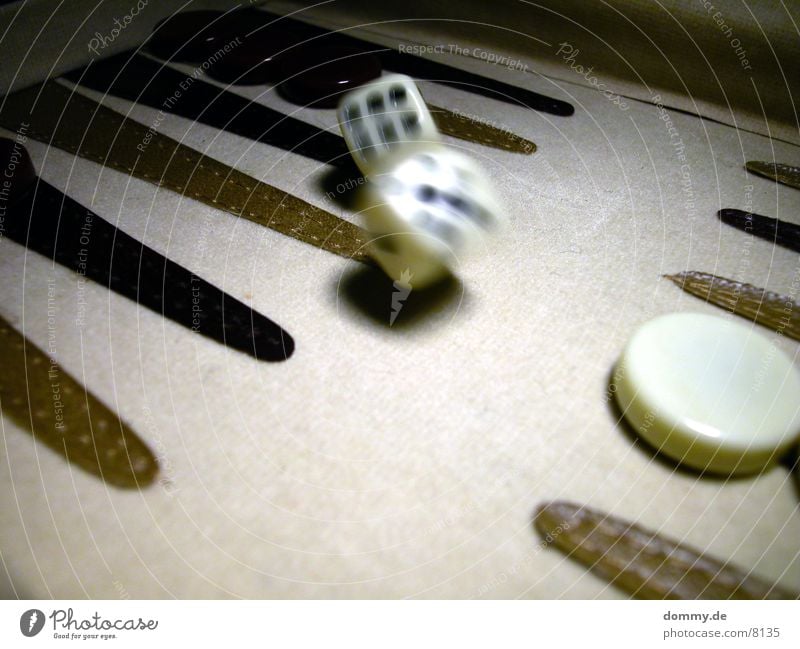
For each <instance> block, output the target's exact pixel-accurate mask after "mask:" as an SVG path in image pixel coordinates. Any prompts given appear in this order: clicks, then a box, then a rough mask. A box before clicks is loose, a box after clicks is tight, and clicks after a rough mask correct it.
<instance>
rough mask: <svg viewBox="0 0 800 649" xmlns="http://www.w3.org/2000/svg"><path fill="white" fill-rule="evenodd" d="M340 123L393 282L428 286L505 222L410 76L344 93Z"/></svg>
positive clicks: (374, 245) (378, 253)
mask: <svg viewBox="0 0 800 649" xmlns="http://www.w3.org/2000/svg"><path fill="white" fill-rule="evenodd" d="M339 120H340V126H341V129H342V133H343V134H344V138H345V141H346V142H347V145H348V147H349V149H350V153H351V154H352V156H353V158H354V159H355V161H356V163H357V164H358V166H359V168H360V169H361V171H362V173H364V175H365V176H366V177H367V178H368V179H369V182H368V183H367V186H366V187H365V189H364V191H362V192H361V201H362V204H361V207H362V212H363V214H364V218H365V220H366V227H367V230H368V231H369V232H370V234H371V235H372V236H373V239H372V241H371V245H370V254H371V255H372V257H373V258H374V259H375V261H377V262H378V264H379V265H380V266H381V268H383V270H384V271H385V272H386V273H387V274H388V275H389V276H390V277H391V278H392V279H394V280H395V281H399V282H401V283H403V284H404V285H408V286H410V287H411V288H412V289H417V288H420V289H421V288H425V287H426V286H428V285H430V284H433V283H435V282H437V281H438V280H440V279H443V278H444V277H447V276H449V275H450V274H451V273H452V270H453V269H454V268H455V267H457V266H458V265H460V264H461V263H462V261H463V260H464V258H465V256H466V255H467V254H468V253H470V252H472V251H473V250H474V249H476V248H477V247H479V246H480V244H481V243H482V242H483V241H484V237H485V235H486V234H487V233H488V232H489V231H491V230H492V229H494V228H496V227H497V226H498V225H500V219H501V216H500V215H501V214H502V211H501V209H500V205H499V203H498V201H497V200H496V199H495V197H494V193H493V191H492V188H491V186H490V184H489V180H488V179H487V177H486V176H485V174H484V173H483V170H482V169H481V168H480V167H479V166H478V165H477V164H476V163H475V162H473V161H472V160H471V159H470V158H469V157H467V156H465V155H463V154H462V153H460V152H458V151H457V150H455V149H451V148H449V147H446V146H445V145H444V144H442V143H441V138H440V135H439V132H438V130H437V129H436V125H435V124H434V122H433V118H432V117H431V114H430V112H429V111H428V109H427V107H426V106H425V103H424V101H423V99H422V96H421V95H420V94H419V90H417V87H416V85H415V84H414V82H413V80H412V79H411V78H410V77H406V76H404V75H399V74H396V75H391V76H388V77H383V78H382V79H380V80H378V81H375V82H373V83H371V84H369V85H366V86H363V87H361V88H359V89H357V90H354V91H353V92H351V93H349V94H347V95H345V97H343V98H342V102H341V104H340V106H339Z"/></svg>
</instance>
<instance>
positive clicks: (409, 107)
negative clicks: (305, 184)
mask: <svg viewBox="0 0 800 649" xmlns="http://www.w3.org/2000/svg"><path fill="white" fill-rule="evenodd" d="M338 118H339V125H340V127H341V129H342V135H344V140H345V142H347V148H348V149H350V154H351V155H352V156H353V159H354V160H355V161H356V164H357V165H358V168H359V169H360V170H361V173H363V174H364V175H365V176H367V177H369V176H371V175H373V174H374V173H377V172H378V171H379V170H380V168H381V167H382V162H384V161H385V159H386V156H387V154H389V153H392V152H394V151H397V150H401V149H403V148H405V147H407V146H408V145H410V144H435V143H438V142H439V141H440V140H441V136H440V135H439V131H438V129H437V128H436V124H435V123H434V121H433V117H432V116H431V113H430V111H429V110H428V107H427V106H426V105H425V100H423V99H422V95H421V94H420V93H419V90H418V89H417V86H416V84H415V83H414V80H413V79H412V78H411V77H407V76H405V75H404V74H391V75H389V76H386V77H381V78H380V79H378V80H376V81H374V82H372V83H370V84H367V85H365V86H361V87H360V88H358V89H356V90H353V91H352V92H349V93H347V94H346V95H345V96H344V97H343V98H342V101H341V103H340V104H339V111H338Z"/></svg>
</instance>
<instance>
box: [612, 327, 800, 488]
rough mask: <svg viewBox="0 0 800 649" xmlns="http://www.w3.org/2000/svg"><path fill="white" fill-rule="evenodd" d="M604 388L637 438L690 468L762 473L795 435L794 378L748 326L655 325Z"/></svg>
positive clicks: (799, 391) (634, 343)
mask: <svg viewBox="0 0 800 649" xmlns="http://www.w3.org/2000/svg"><path fill="white" fill-rule="evenodd" d="M612 385H613V389H614V390H615V393H616V397H617V401H618V402H619V405H620V406H621V408H622V412H623V414H624V416H625V418H626V419H627V420H628V421H629V422H630V423H631V425H632V426H633V428H634V429H635V430H636V431H637V432H638V433H639V435H641V436H642V437H643V438H644V439H645V440H647V441H648V442H649V443H650V444H651V445H653V446H654V447H655V448H656V449H658V450H659V451H661V452H662V453H664V454H665V455H668V456H670V457H671V458H673V459H675V460H677V461H678V462H680V463H682V464H685V465H688V466H691V467H693V468H695V469H700V470H708V471H711V472H715V473H726V474H733V473H751V472H756V471H760V470H762V469H764V468H765V467H767V466H769V465H770V464H772V463H774V462H776V461H777V460H778V459H779V458H780V456H781V454H782V453H783V452H784V451H785V450H786V449H787V448H788V447H789V446H791V444H792V443H793V442H794V441H796V440H797V438H798V436H800V373H798V370H797V369H796V368H795V367H794V365H793V364H792V361H791V360H790V359H789V358H788V357H787V356H786V354H784V353H783V352H781V351H780V350H779V349H778V348H777V347H776V346H775V345H774V344H773V342H772V341H770V340H769V339H768V338H766V337H765V336H763V335H762V334H760V333H758V332H757V331H756V329H755V326H754V325H747V324H744V323H740V322H737V321H734V320H730V319H726V318H720V317H714V316H708V315H701V314H697V313H674V314H670V315H665V316H661V317H658V318H655V319H654V320H651V321H650V322H647V323H646V324H644V325H643V326H642V327H640V328H639V329H638V330H637V331H636V333H635V334H634V335H633V337H631V339H630V341H629V342H628V344H627V346H626V347H625V350H624V351H623V353H622V356H621V357H620V359H619V362H618V363H617V367H616V369H615V371H614V378H613V382H612Z"/></svg>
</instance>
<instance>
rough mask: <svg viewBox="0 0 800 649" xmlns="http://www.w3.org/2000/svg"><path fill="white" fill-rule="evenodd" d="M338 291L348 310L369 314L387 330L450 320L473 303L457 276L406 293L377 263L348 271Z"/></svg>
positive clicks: (363, 314) (353, 313)
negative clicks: (376, 265)
mask: <svg viewBox="0 0 800 649" xmlns="http://www.w3.org/2000/svg"><path fill="white" fill-rule="evenodd" d="M336 291H337V295H338V296H339V298H340V300H341V302H342V303H343V304H344V305H345V306H346V307H348V308H347V309H345V310H344V312H345V313H350V314H351V315H354V316H358V317H361V318H363V317H366V318H368V319H369V320H370V321H371V322H373V323H374V324H377V325H380V326H381V327H383V328H385V329H387V330H390V329H391V330H397V331H406V332H407V331H411V330H414V329H420V328H422V327H428V326H430V325H431V324H447V323H448V322H450V321H452V320H453V318H454V317H455V315H456V313H457V312H462V311H464V310H465V309H467V308H468V306H469V303H470V298H469V293H468V291H467V290H466V287H465V286H464V284H463V282H461V280H459V279H458V278H456V277H454V276H450V277H447V278H445V279H443V280H441V281H439V282H437V283H436V284H434V285H432V286H429V287H426V288H425V289H417V290H412V291H410V292H409V293H407V294H406V293H405V292H404V291H402V290H400V289H398V287H396V286H395V284H394V282H393V281H392V280H391V279H390V278H389V277H388V276H387V275H386V274H385V273H384V272H383V271H381V270H380V269H379V268H377V267H374V266H361V267H359V268H356V269H354V270H352V271H349V272H347V273H346V274H345V275H344V276H342V277H341V279H340V280H339V281H338V282H337V286H336Z"/></svg>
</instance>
